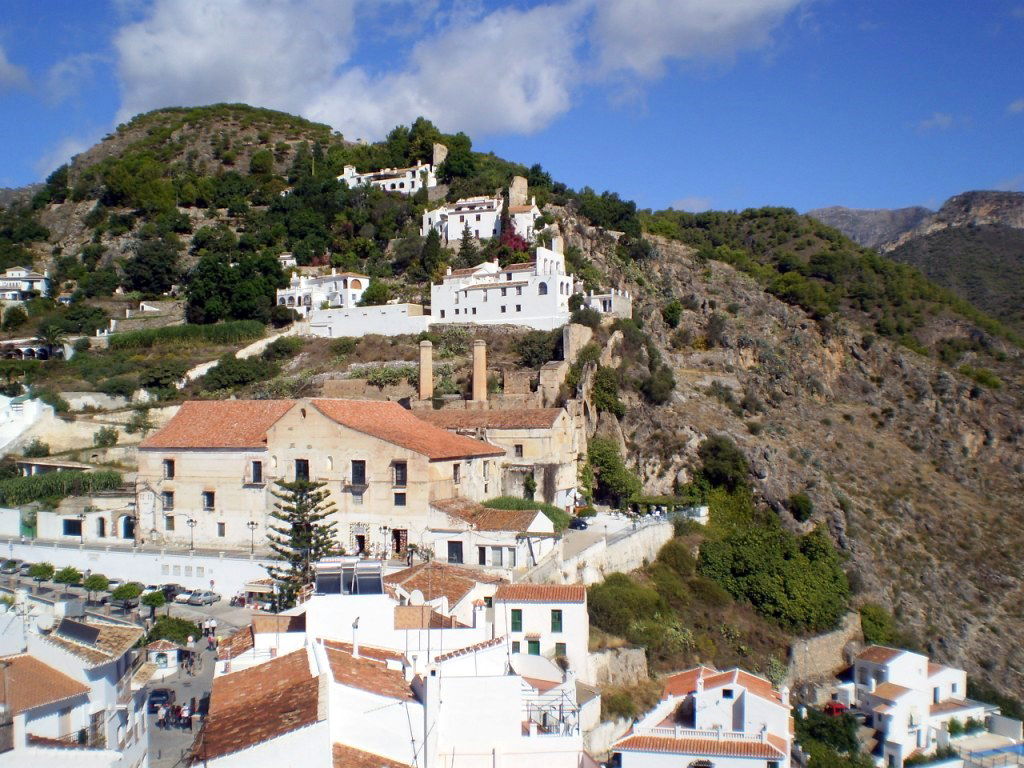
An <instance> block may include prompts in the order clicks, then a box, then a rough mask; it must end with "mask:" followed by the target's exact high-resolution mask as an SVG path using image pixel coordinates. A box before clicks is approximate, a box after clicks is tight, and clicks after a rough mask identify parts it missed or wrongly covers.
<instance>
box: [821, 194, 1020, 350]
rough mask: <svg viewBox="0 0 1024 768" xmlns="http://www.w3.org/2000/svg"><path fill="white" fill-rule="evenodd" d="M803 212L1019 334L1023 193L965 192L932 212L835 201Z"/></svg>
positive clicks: (921, 209)
mask: <svg viewBox="0 0 1024 768" xmlns="http://www.w3.org/2000/svg"><path fill="white" fill-rule="evenodd" d="M808 215H809V216H812V217H814V218H816V219H818V220H819V221H821V222H823V223H825V224H828V225H829V226H832V227H835V228H836V229H838V230H839V231H841V232H842V233H843V234H845V235H847V236H848V237H850V238H851V239H852V240H855V241H856V242H858V243H860V244H861V245H865V246H868V247H871V248H877V249H878V250H880V251H882V252H883V253H885V254H886V255H887V256H889V257H890V258H892V259H894V260H895V261H900V262H904V263H906V264H913V265H914V266H916V267H918V268H919V269H920V270H921V271H922V272H924V273H925V275H927V276H928V277H929V278H931V279H932V280H934V281H935V282H936V283H938V284H939V285H942V286H943V287H945V288H948V289H949V290H951V291H953V292H954V293H956V294H957V295H958V296H961V297H962V298H964V299H967V300H968V301H970V302H971V303H972V304H975V305H976V306H977V307H979V308H980V309H982V310H984V311H985V312H988V313H989V314H991V315H993V316H995V317H997V318H998V319H1000V320H1002V321H1003V322H1004V323H1006V324H1007V325H1009V326H1012V327H1013V328H1014V329H1015V330H1017V331H1018V332H1020V333H1024V192H998V191H973V192H964V193H963V194H959V195H956V196H954V197H951V198H949V200H947V201H946V202H945V203H943V205H942V207H941V208H939V210H938V211H930V210H928V209H927V208H919V207H915V208H898V209H895V210H884V209H882V210H858V209H854V208H843V207H840V206H834V207H831V208H819V209H817V210H814V211H809V212H808Z"/></svg>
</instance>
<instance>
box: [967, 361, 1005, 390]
mask: <svg viewBox="0 0 1024 768" xmlns="http://www.w3.org/2000/svg"><path fill="white" fill-rule="evenodd" d="M959 370H960V373H962V374H963V375H964V376H967V377H968V378H970V379H973V380H974V381H976V382H977V383H978V384H981V386H983V387H987V388H988V389H999V388H1001V387H1002V386H1003V382H1002V381H1000V379H999V377H998V376H996V375H995V374H994V373H992V371H990V370H989V369H988V368H974V367H972V366H970V365H961V366H960V369H959Z"/></svg>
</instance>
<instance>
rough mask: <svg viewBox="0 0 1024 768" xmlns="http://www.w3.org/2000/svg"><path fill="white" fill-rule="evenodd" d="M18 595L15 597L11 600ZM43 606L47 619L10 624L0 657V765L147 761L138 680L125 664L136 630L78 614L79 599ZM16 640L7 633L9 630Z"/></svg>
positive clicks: (127, 765)
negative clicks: (15, 647) (7, 650)
mask: <svg viewBox="0 0 1024 768" xmlns="http://www.w3.org/2000/svg"><path fill="white" fill-rule="evenodd" d="M17 600H18V598H17V597H16V601H17ZM59 608H60V609H61V610H63V611H64V612H66V613H73V614H75V615H74V616H71V615H65V616H62V615H60V612H59V611H58V612H54V611H50V612H48V616H47V623H45V624H44V623H43V621H41V620H39V621H29V620H26V625H25V627H24V630H23V625H22V622H20V621H10V622H7V626H6V628H5V629H4V630H2V634H3V635H4V638H3V644H4V646H5V647H10V645H11V641H16V642H17V643H20V645H21V647H22V650H21V651H20V652H17V653H14V654H10V655H7V656H2V657H0V668H2V671H3V676H4V681H5V684H4V685H3V686H0V702H2V704H3V708H2V710H0V712H2V714H0V729H3V730H6V732H7V733H8V734H10V736H9V740H6V743H4V742H0V765H11V766H23V765H32V766H36V767H37V768H47V767H48V766H52V767H53V768H58V766H64V765H68V764H75V765H82V766H87V767H88V768H136V767H137V766H140V765H146V763H147V752H148V749H147V742H148V736H147V733H146V716H145V700H144V693H143V691H142V686H143V684H144V680H143V679H142V678H141V677H140V676H139V675H138V674H136V673H134V672H133V668H132V647H133V646H134V645H135V643H136V642H137V641H138V640H139V638H140V637H141V636H142V629H141V628H139V627H135V626H134V625H129V624H126V623H120V622H118V623H115V622H112V621H105V620H102V619H100V618H99V617H95V616H92V615H85V614H81V611H80V603H79V604H78V609H79V610H77V611H76V610H75V603H74V601H72V602H70V603H66V604H61V605H60V606H59ZM12 633H13V634H14V635H17V637H11V636H10V635H11V634H12Z"/></svg>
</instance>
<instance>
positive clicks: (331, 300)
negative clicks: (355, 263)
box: [277, 269, 370, 317]
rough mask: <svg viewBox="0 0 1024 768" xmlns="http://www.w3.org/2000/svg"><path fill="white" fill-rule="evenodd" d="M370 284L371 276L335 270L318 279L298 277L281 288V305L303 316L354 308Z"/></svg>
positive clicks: (278, 296)
mask: <svg viewBox="0 0 1024 768" xmlns="http://www.w3.org/2000/svg"><path fill="white" fill-rule="evenodd" d="M369 285H370V278H369V276H368V275H360V274H358V273H356V272H337V271H335V270H333V269H332V270H331V274H329V275H319V276H315V277H307V276H305V275H300V274H294V275H292V279H291V281H290V282H289V283H288V287H287V288H278V289H277V303H278V305H279V306H282V307H288V308H289V309H294V310H295V311H296V312H298V313H299V314H300V315H301V316H303V317H305V316H307V315H308V314H309V313H310V312H312V311H313V310H317V309H326V308H337V309H352V308H353V307H355V306H357V305H358V304H359V301H360V300H361V299H362V298H363V292H364V291H365V290H366V289H367V288H368V287H369Z"/></svg>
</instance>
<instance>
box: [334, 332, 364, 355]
mask: <svg viewBox="0 0 1024 768" xmlns="http://www.w3.org/2000/svg"><path fill="white" fill-rule="evenodd" d="M358 343H359V339H356V338H353V337H352V336H343V337H342V338H340V339H335V340H334V341H332V342H331V352H332V353H333V354H335V355H337V356H338V357H347V356H348V355H351V354H352V353H353V352H355V351H356V345H357V344H358Z"/></svg>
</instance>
